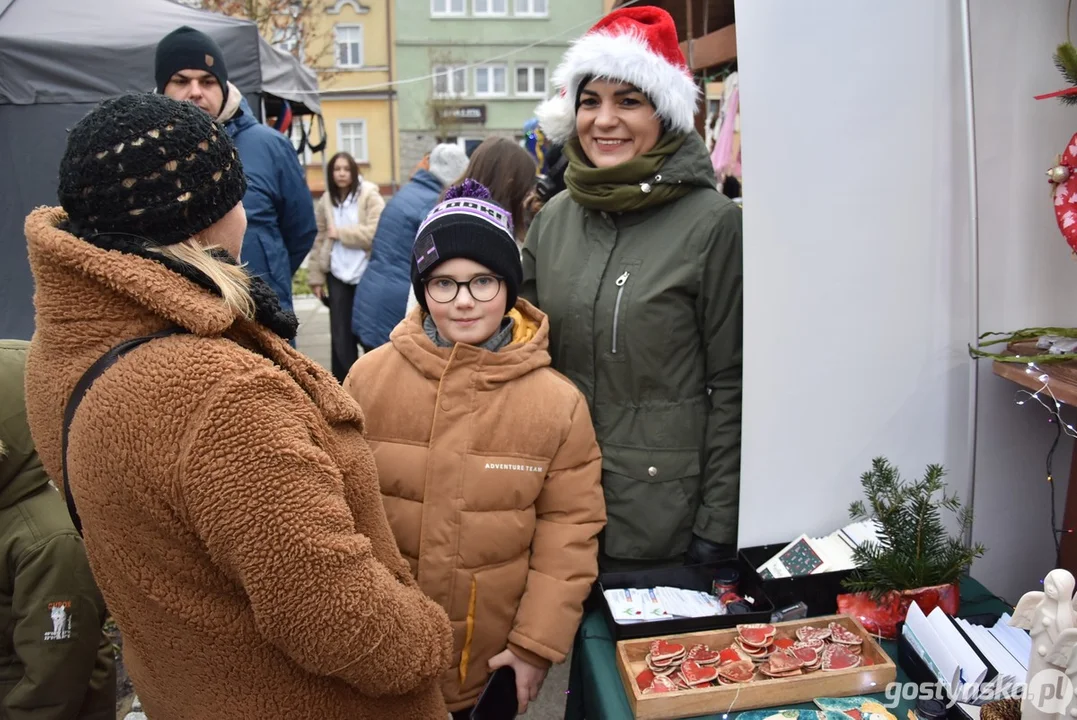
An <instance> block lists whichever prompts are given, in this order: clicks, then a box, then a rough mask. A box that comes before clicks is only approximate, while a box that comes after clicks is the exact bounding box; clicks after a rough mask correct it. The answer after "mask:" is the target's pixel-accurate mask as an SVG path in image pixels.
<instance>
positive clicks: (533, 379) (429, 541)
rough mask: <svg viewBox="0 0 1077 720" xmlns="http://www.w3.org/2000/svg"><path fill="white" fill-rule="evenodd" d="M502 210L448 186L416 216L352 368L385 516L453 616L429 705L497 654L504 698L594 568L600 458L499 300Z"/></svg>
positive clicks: (470, 698)
mask: <svg viewBox="0 0 1077 720" xmlns="http://www.w3.org/2000/svg"><path fill="white" fill-rule="evenodd" d="M512 227H513V224H512V217H511V214H510V213H509V212H508V211H506V210H505V209H504V208H501V207H500V206H498V205H496V204H495V203H493V202H492V201H491V200H490V197H489V192H488V191H487V190H486V188H484V187H483V186H482V185H480V184H478V183H476V182H474V181H471V180H466V181H464V183H463V185H461V186H458V187H454V188H450V190H449V191H448V192H447V193H446V199H445V200H444V201H443V202H442V203H440V204H438V205H437V206H435V207H434V209H433V210H432V211H431V212H430V214H429V215H428V216H427V218H426V220H425V221H424V223H423V224H422V225H421V226H420V228H419V231H418V234H417V238H416V241H415V246H414V250H413V256H412V270H411V272H412V282H413V284H414V286H415V293H416V297H417V298H418V300H419V305H420V307H419V308H418V309H416V310H415V311H414V312H412V314H411V315H409V316H408V317H407V318H405V319H404V320H403V322H401V323H400V324H399V325H398V326H397V327H396V329H395V330H394V331H393V333H392V335H391V337H390V342H389V344H387V345H383V346H381V347H380V348H378V349H376V350H374V351H372V352H370V353H368V354H366V355H364V356H363V357H362V358H360V359H359V361H358V362H356V364H355V365H354V366H353V367H352V369H351V372H350V373H349V374H348V378H347V379H346V380H345V383H344V387H345V389H346V390H347V391H348V392H349V393H350V394H351V395H352V397H354V398H355V399H356V400H357V401H358V402H359V404H360V405H361V406H362V408H363V413H364V416H365V418H366V432H365V435H366V438H367V441H368V442H369V443H370V444H371V447H372V448H373V450H374V457H375V459H376V461H377V465H378V477H379V480H380V483H381V492H382V500H383V502H384V505H385V510H386V514H387V515H388V517H389V523H390V525H391V526H392V529H393V534H394V535H395V536H396V541H397V544H398V546H399V547H400V550H401V553H402V554H403V555H404V557H405V558H406V559H407V560H408V562H409V564H410V566H411V570H412V572H413V573H414V575H415V577H416V579H417V580H418V582H419V586H420V587H421V588H422V589H423V591H424V592H426V593H427V595H429V596H430V597H431V598H433V599H434V600H436V601H437V602H439V603H440V604H441V605H442V607H444V608H445V610H446V611H447V612H448V614H449V619H450V620H451V621H452V624H453V631H454V632H453V638H454V649H453V650H454V653H453V667H452V668H451V669H450V670H449V671H448V673H446V675H445V676H443V678H442V691H443V693H444V696H445V700H446V703H447V705H448V707H449V709H450V710H451V711H453V713H454V716H456V717H461V718H462V717H466V716H467V713H468V712H469V711H470V708H472V706H474V704H475V702H476V700H477V699H478V696H479V694H480V693H481V692H482V689H483V686H484V684H485V682H486V680H487V678H488V677H489V675H490V673H491V672H492V671H493V670H496V669H497V668H500V667H505V666H507V667H511V668H512V669H513V671H514V673H515V678H516V692H517V702H518V710H519V711H520V712H523V711H524V710H526V708H527V705H528V703H530V702H531V701H533V700H534V699H535V698H536V697H537V696H538V691H539V689H540V688H541V686H542V682H543V680H544V679H545V677H546V672H547V670H548V669H549V667H550V664H551V663H554V662H562V661H563V660H564V659H565V655H566V654H567V653H568V651H569V648H570V647H571V645H572V638H573V635H574V633H575V631H576V627H577V626H578V625H579V621H580V616H581V614H582V609H583V601H584V599H585V598H586V597H587V595H588V593H589V592H590V589H591V584H592V583H593V582H594V580H595V577H596V575H597V572H598V565H597V550H598V545H597V536H598V533H599V531H600V530H601V529H602V527H603V526H604V525H605V521H606V513H605V502H604V500H603V496H602V489H601V486H600V482H599V478H600V476H601V457H600V454H599V450H598V445H597V443H596V441H595V433H594V429H593V427H592V425H591V417H590V413H589V411H588V408H587V403H586V401H585V400H584V398H583V395H582V394H581V393H580V392H579V390H577V389H576V387H575V386H574V385H573V384H572V383H571V382H569V381H568V380H567V379H565V378H564V377H562V376H561V375H560V374H559V373H557V372H556V371H554V370H553V369H551V368H550V354H549V352H548V350H547V342H548V337H549V330H550V328H549V322H548V321H547V319H546V316H545V315H543V314H542V312H540V311H539V310H537V309H536V308H535V307H533V306H532V305H531V304H529V303H528V302H527V301H525V300H522V299H519V300H518V299H517V291H518V288H519V285H520V280H521V277H522V268H521V266H520V255H519V252H518V250H517V247H516V242H515V240H514V238H513V234H512V230H511V228H512Z"/></svg>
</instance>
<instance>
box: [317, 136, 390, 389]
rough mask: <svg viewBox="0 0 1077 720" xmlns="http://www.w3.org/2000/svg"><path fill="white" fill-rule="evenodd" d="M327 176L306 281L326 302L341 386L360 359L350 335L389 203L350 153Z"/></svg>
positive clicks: (340, 157) (334, 160)
mask: <svg viewBox="0 0 1077 720" xmlns="http://www.w3.org/2000/svg"><path fill="white" fill-rule="evenodd" d="M325 173H326V178H325V192H324V193H322V196H321V197H320V198H318V202H317V203H316V204H315V206H314V220H315V223H316V224H317V226H318V236H317V237H316V238H315V239H314V247H313V248H311V251H310V264H309V267H308V273H309V274H308V276H307V281H308V283H309V284H310V289H311V292H313V293H314V294H315V295H317V296H318V298H319V299H321V300H323V301H325V300H328V303H329V332H330V337H331V343H332V350H333V352H332V368H333V375H334V377H336V379H337V380H338V381H341V382H343V381H344V376H345V375H347V374H348V370H350V369H351V366H352V365H353V364H354V363H355V360H356V358H358V357H359V349H358V348H359V339H358V338H357V337H355V334H354V333H353V332H352V306H353V305H354V303H355V286H356V285H358V284H359V281H360V280H361V279H362V277H363V273H365V272H366V268H367V265H368V264H369V263H370V250H371V246H372V243H373V241H374V232H375V231H376V230H377V229H378V220H379V219H380V218H381V211H382V210H383V209H384V208H385V199H384V198H382V196H381V192H380V191H379V190H378V186H377V185H375V184H374V183H372V182H368V181H366V180H364V179H363V178H362V176H361V175H359V166H358V165H357V164H356V162H355V158H353V157H352V156H351V155H349V154H348V153H346V152H339V153H337V154H336V155H334V156H333V157H332V158H331V159H330V160H329V165H328V166H327V169H326V171H325Z"/></svg>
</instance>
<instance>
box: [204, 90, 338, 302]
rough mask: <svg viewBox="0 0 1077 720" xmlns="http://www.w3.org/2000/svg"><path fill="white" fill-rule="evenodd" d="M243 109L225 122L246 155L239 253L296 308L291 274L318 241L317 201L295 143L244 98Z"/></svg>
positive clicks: (249, 268)
mask: <svg viewBox="0 0 1077 720" xmlns="http://www.w3.org/2000/svg"><path fill="white" fill-rule="evenodd" d="M239 107H240V112H239V113H237V114H236V116H235V117H234V118H232V119H231V120H229V121H228V122H227V123H225V126H224V127H225V129H226V130H227V131H228V134H229V135H230V136H231V137H232V140H233V141H234V142H235V144H236V149H237V150H238V151H239V159H240V160H242V161H243V172H244V173H245V174H246V175H247V194H246V195H244V196H243V209H244V210H245V211H246V213H247V234H246V235H244V236H243V250H242V252H241V253H240V259H241V260H242V261H243V262H244V263H246V264H247V269H248V270H249V271H250V272H251V274H253V275H261V276H262V277H263V278H264V279H265V280H266V282H268V283H269V284H270V286H271V287H272V288H273V289H274V290H275V291H276V292H277V296H278V297H279V298H280V302H281V305H282V306H283V307H285V308H286V309H288V310H291V309H292V275H294V274H295V271H296V270H297V269H298V268H299V264H300V263H302V262H303V258H305V257H306V256H307V253H308V252H310V248H311V246H312V245H313V244H314V236H315V235H317V233H318V229H317V228H316V227H315V226H314V201H313V199H312V198H311V195H310V189H309V188H308V187H307V180H306V177H304V174H303V169H302V168H301V167H300V165H299V159H298V158H297V157H296V154H295V150H294V149H293V148H292V144H291V143H290V142H289V141H288V139H287V138H286V137H284V136H283V135H281V134H280V133H279V132H277V131H276V130H274V129H273V128H271V127H269V126H267V125H263V124H262V123H260V122H258V121H257V120H256V119H255V118H254V115H253V114H252V113H251V108H250V105H248V104H247V100H246V99H244V100H243V101H242V102H241V103H240V106H239Z"/></svg>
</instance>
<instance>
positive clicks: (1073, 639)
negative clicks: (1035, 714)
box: [1022, 628, 1077, 720]
mask: <svg viewBox="0 0 1077 720" xmlns="http://www.w3.org/2000/svg"><path fill="white" fill-rule="evenodd" d="M1074 650H1077V628H1070V629H1069V630H1063V631H1062V633H1061V634H1060V635H1059V636H1058V640H1057V641H1055V644H1054V645H1053V646H1052V648H1051V651H1050V652H1049V653H1047V662H1048V664H1049V665H1050V666H1052V667H1053V668H1054V669H1056V670H1058V671H1059V672H1061V673H1062V674H1064V675H1065V676H1066V677H1067V678H1069V681H1070V687H1077V686H1075V685H1073V683H1074V682H1075V681H1077V653H1075V652H1074ZM1056 677H1057V676H1056ZM1063 685H1064V683H1063ZM1054 699H1056V698H1052V700H1054ZM1041 707H1042V706H1041ZM1052 709H1061V710H1062V712H1059V713H1057V714H1056V715H1054V716H1053V717H1055V718H1057V719H1058V720H1062V719H1063V718H1065V719H1066V720H1071V719H1072V718H1077V703H1075V702H1074V697H1073V696H1072V694H1071V696H1070V697H1068V698H1066V702H1065V704H1062V703H1061V702H1059V703H1058V705H1057V706H1056V707H1055V708H1052ZM1067 709H1068V710H1067ZM1022 712H1023V711H1022ZM1022 717H1024V715H1022Z"/></svg>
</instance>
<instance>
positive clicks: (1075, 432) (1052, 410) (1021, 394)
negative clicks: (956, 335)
mask: <svg viewBox="0 0 1077 720" xmlns="http://www.w3.org/2000/svg"><path fill="white" fill-rule="evenodd" d="M1018 357H1019V356H1018ZM1025 374H1027V375H1035V376H1036V381H1037V382H1038V383H1040V387H1039V388H1038V389H1037V390H1035V391H1029V390H1018V391H1017V393H1016V396H1015V397H1016V398H1017V399H1015V402H1016V403H1017V404H1018V405H1024V404H1025V403H1026V402H1028V400H1035V401H1036V402H1038V403H1039V404H1040V405H1041V406H1042V407H1043V408H1044V409H1045V410H1047V412H1048V413H1049V414H1050V417H1049V418H1048V419H1047V421H1048V422H1050V423H1054V426H1055V438H1054V440H1053V441H1052V442H1051V448H1050V449H1049V450H1048V451H1047V462H1046V466H1047V467H1046V470H1047V483H1048V485H1050V486H1051V487H1050V489H1051V537H1052V538H1053V540H1054V543H1055V567H1059V566H1060V564H1061V555H1062V547H1061V546H1062V543H1061V536H1062V535H1063V534H1064V533H1065V534H1071V533H1072V532H1073V529H1072V528H1068V529H1067V528H1059V527H1058V522H1057V520H1056V517H1057V513H1056V509H1055V478H1054V472H1053V471H1052V467H1053V465H1054V456H1055V450H1057V449H1058V443H1059V441H1060V440H1061V439H1062V433H1063V432H1064V433H1065V434H1066V435H1067V436H1069V437H1071V438H1074V439H1077V428H1074V427H1073V425H1071V424H1070V423H1068V422H1066V421H1065V420H1064V419H1063V417H1062V403H1061V402H1060V401H1059V400H1058V398H1057V397H1055V393H1054V390H1052V389H1051V378H1050V376H1049V375H1048V374H1047V373H1045V372H1044V371H1043V370H1042V369H1041V368H1040V367H1039V366H1038V365H1037V364H1036V363H1035V362H1029V363H1027V364H1026V365H1025ZM1044 393H1046V394H1047V396H1048V397H1049V398H1050V403H1048V401H1046V400H1044V398H1043V394H1044Z"/></svg>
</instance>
